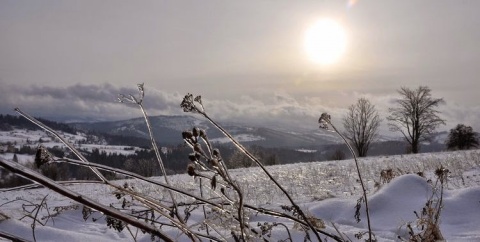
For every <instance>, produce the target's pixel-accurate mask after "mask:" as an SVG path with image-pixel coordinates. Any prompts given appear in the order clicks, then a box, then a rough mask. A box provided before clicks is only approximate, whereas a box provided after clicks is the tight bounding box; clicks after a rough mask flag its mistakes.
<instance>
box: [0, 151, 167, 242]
mask: <svg viewBox="0 0 480 242" xmlns="http://www.w3.org/2000/svg"><path fill="white" fill-rule="evenodd" d="M0 166H2V167H4V168H6V169H7V170H10V171H12V172H14V173H16V174H18V175H20V176H23V177H25V178H27V179H30V180H32V181H34V182H37V183H39V184H42V185H43V186H45V187H47V188H49V189H51V190H53V191H55V192H57V193H59V194H61V195H63V196H65V197H68V198H70V199H72V200H74V201H76V202H79V203H81V204H84V205H86V206H88V207H91V208H93V209H96V210H98V211H100V212H102V213H104V214H105V215H107V216H111V217H113V218H116V219H119V220H121V221H124V222H126V223H128V224H131V225H132V226H135V227H137V228H140V229H143V230H145V231H147V232H148V233H151V234H152V235H155V236H158V237H159V238H161V239H163V240H165V241H174V240H173V239H172V238H170V236H168V235H166V234H165V233H163V232H162V231H160V230H159V229H157V228H155V227H153V226H152V225H150V224H147V223H145V222H142V221H140V220H137V219H135V218H132V217H130V216H128V215H126V214H123V213H121V212H119V211H117V210H115V209H113V208H111V207H108V206H105V205H103V204H100V203H98V202H96V201H94V200H92V199H90V198H88V197H86V196H83V195H81V194H78V193H76V192H73V191H71V190H69V189H67V188H65V187H63V186H61V185H59V184H57V183H55V182H54V181H52V180H51V179H49V178H47V177H45V176H43V175H40V174H38V173H36V172H34V171H32V170H29V169H27V168H25V167H24V166H22V165H20V164H18V163H15V162H12V161H7V160H5V159H3V158H0Z"/></svg>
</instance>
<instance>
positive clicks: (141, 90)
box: [118, 83, 185, 223]
mask: <svg viewBox="0 0 480 242" xmlns="http://www.w3.org/2000/svg"><path fill="white" fill-rule="evenodd" d="M137 88H138V92H139V97H138V98H136V97H135V96H133V95H131V94H130V95H128V96H126V95H124V94H119V95H118V101H119V102H121V103H131V104H136V105H138V107H139V108H140V110H141V111H142V115H143V118H144V119H145V123H146V125H147V129H148V135H149V137H150V143H151V144H152V148H153V150H154V152H155V156H156V158H157V161H158V165H159V166H160V170H161V171H162V175H163V178H164V179H165V183H167V185H170V182H169V180H168V176H167V171H166V170H165V166H164V165H163V160H162V157H161V156H160V152H159V151H158V146H157V142H156V141H155V138H154V136H153V131H152V125H151V124H150V120H149V119H148V115H147V111H146V110H145V108H144V107H143V98H144V97H145V88H144V84H143V83H141V84H137ZM168 192H169V195H170V198H171V199H172V203H173V212H174V214H175V215H176V216H177V218H178V220H179V221H180V222H182V223H185V221H183V218H182V217H181V216H180V214H179V212H178V208H177V201H176V199H175V197H174V196H173V194H172V192H171V191H170V190H169V191H168Z"/></svg>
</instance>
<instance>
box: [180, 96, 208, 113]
mask: <svg viewBox="0 0 480 242" xmlns="http://www.w3.org/2000/svg"><path fill="white" fill-rule="evenodd" d="M195 102H197V103H198V104H199V105H200V106H199V107H197V106H196V105H195ZM180 107H181V108H183V111H184V112H192V113H203V104H202V97H201V96H196V97H195V99H194V98H193V95H192V94H190V93H187V95H185V97H184V98H183V101H182V103H181V104H180Z"/></svg>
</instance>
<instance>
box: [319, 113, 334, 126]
mask: <svg viewBox="0 0 480 242" xmlns="http://www.w3.org/2000/svg"><path fill="white" fill-rule="evenodd" d="M330 122H331V117H330V114H328V113H322V115H321V116H320V118H319V119H318V123H319V124H320V126H319V128H321V129H328V125H329V124H330Z"/></svg>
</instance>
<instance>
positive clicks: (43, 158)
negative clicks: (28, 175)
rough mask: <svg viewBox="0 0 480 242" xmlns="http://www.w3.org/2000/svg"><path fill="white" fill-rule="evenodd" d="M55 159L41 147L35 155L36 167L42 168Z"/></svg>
mask: <svg viewBox="0 0 480 242" xmlns="http://www.w3.org/2000/svg"><path fill="white" fill-rule="evenodd" d="M52 158H53V155H52V154H50V152H48V150H47V149H45V147H43V146H39V147H38V149H37V153H36V154H35V165H36V166H37V168H40V167H41V166H42V165H44V164H46V163H48V162H49V161H51V160H52Z"/></svg>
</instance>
